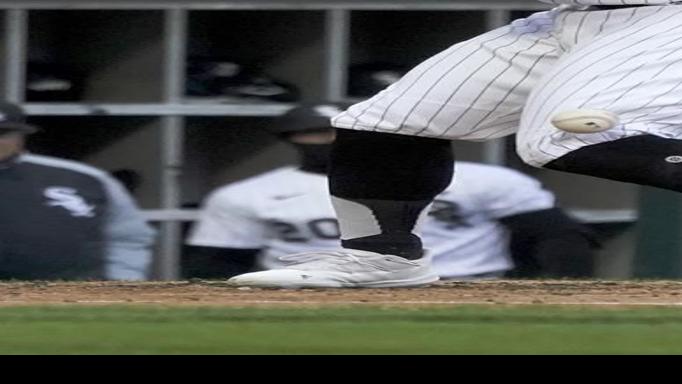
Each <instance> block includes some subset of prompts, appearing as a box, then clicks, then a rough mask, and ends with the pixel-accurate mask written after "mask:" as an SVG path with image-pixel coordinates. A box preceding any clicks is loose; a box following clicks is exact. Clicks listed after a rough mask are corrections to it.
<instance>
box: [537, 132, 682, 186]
mask: <svg viewBox="0 0 682 384" xmlns="http://www.w3.org/2000/svg"><path fill="white" fill-rule="evenodd" d="M545 168H549V169H554V170H558V171H564V172H571V173H579V174H583V175H589V176H595V177H600V178H604V179H610V180H617V181H624V182H628V183H635V184H640V185H649V186H652V187H658V188H664V189H670V190H673V191H677V192H682V140H674V139H666V138H663V137H658V136H652V135H642V136H634V137H628V138H625V139H620V140H616V141H610V142H607V143H602V144H595V145H590V146H588V147H583V148H581V149H578V150H576V151H573V152H571V153H569V154H567V155H564V156H562V157H560V158H558V159H556V160H554V161H552V162H550V163H548V164H546V165H545Z"/></svg>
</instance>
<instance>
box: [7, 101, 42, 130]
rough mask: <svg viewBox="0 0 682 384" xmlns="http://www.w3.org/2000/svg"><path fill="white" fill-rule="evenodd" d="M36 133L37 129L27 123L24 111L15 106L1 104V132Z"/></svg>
mask: <svg viewBox="0 0 682 384" xmlns="http://www.w3.org/2000/svg"><path fill="white" fill-rule="evenodd" d="M6 131H15V132H22V133H34V132H36V131H37V128H36V127H34V126H32V125H30V124H27V123H26V116H25V115H24V112H23V110H22V109H21V108H20V107H19V106H17V105H14V104H10V103H5V102H0V132H6Z"/></svg>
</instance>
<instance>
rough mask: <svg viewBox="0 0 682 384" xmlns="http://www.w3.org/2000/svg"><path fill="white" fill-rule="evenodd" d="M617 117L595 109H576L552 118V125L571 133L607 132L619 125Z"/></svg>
mask: <svg viewBox="0 0 682 384" xmlns="http://www.w3.org/2000/svg"><path fill="white" fill-rule="evenodd" d="M619 120H620V119H619V118H618V115H616V114H614V113H612V112H609V111H602V110H595V109H576V110H573V111H565V112H560V113H557V114H556V115H554V117H553V118H552V125H554V126H555V127H557V128H558V129H561V130H562V131H566V132H571V133H597V132H603V131H608V130H609V129H611V128H613V127H615V126H616V125H618V123H619Z"/></svg>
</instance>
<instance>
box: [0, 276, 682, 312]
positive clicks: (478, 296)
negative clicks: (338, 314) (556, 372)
mask: <svg viewBox="0 0 682 384" xmlns="http://www.w3.org/2000/svg"><path fill="white" fill-rule="evenodd" d="M145 303H154V304H165V305H193V306H196V305H217V306H240V307H241V306H269V305H296V306H307V305H315V306H328V305H349V304H368V305H386V306H418V305H460V304H492V305H495V304H560V305H600V306H602V305H603V306H620V305H623V306H627V305H659V306H682V282H669V281H660V282H615V281H563V280H561V281H480V282H458V283H439V284H436V285H433V286H430V287H426V288H418V289H330V290H318V289H315V290H312V289H307V290H271V289H249V288H232V287H228V286H226V285H225V284H224V283H221V282H214V281H191V282H145V283H121V282H85V283H54V282H32V283H0V306H13V305H40V304H145Z"/></svg>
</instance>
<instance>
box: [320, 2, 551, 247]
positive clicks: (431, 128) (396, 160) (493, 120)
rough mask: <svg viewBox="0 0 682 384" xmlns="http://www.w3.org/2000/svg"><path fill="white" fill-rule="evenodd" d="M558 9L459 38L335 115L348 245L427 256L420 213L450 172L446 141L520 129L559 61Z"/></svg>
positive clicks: (338, 200) (336, 195) (339, 207)
mask: <svg viewBox="0 0 682 384" xmlns="http://www.w3.org/2000/svg"><path fill="white" fill-rule="evenodd" d="M556 17H557V12H544V13H539V14H536V15H534V16H533V17H531V18H529V19H524V20H517V21H516V22H514V23H513V24H512V25H510V26H508V27H505V28H501V29H498V30H496V31H492V32H489V33H487V34H484V35H482V36H479V37H477V38H475V39H473V40H470V41H467V42H464V43H461V44H458V45H455V46H453V47H451V48H450V49H448V50H446V51H444V52H442V53H440V54H438V55H436V56H434V57H433V58H431V59H429V60H427V61H426V62H424V63H422V64H420V65H419V66H418V67H416V68H415V69H414V70H412V71H410V73H408V74H407V75H406V76H405V77H404V78H403V79H401V80H400V81H399V82H398V83H396V84H394V85H393V86H391V87H389V88H388V89H386V90H384V91H383V92H381V93H379V94H378V95H376V96H375V97H373V98H372V99H370V100H367V101H365V102H362V103H360V104H356V105H354V106H353V107H351V108H350V109H348V110H347V111H346V112H344V113H343V114H341V115H339V116H337V117H335V118H334V119H333V123H334V125H335V126H336V127H339V128H347V129H341V130H339V131H340V135H339V139H338V140H337V144H336V149H335V152H334V156H333V157H332V172H331V174H330V186H331V194H332V200H333V202H334V206H335V209H336V212H337V215H338V218H339V223H340V225H341V233H342V238H343V245H344V247H346V248H352V249H365V250H371V251H375V252H381V253H392V254H398V255H401V256H405V257H407V258H417V257H419V256H420V255H421V242H420V241H419V238H418V237H417V235H416V233H417V232H418V230H417V228H418V225H417V224H418V219H419V217H420V216H421V215H422V214H423V213H424V212H425V211H426V208H427V207H428V206H429V205H430V203H431V202H432V200H433V198H434V197H435V196H436V195H437V194H438V193H440V192H441V191H442V188H445V187H446V186H447V185H448V184H449V182H450V181H451V172H452V164H453V159H452V155H451V148H450V144H449V142H448V140H452V139H466V140H484V139H486V138H493V137H501V136H505V135H508V134H510V133H513V132H514V131H515V130H516V128H517V127H518V124H519V119H520V112H521V109H522V106H523V104H524V102H525V101H526V98H527V96H528V94H529V93H530V91H531V89H532V87H533V85H534V84H535V82H536V81H537V80H538V79H539V78H540V77H541V74H542V73H543V72H545V71H548V69H549V68H550V66H551V65H552V64H553V63H554V62H555V61H556V59H557V54H558V50H559V47H558V45H557V43H556V41H555V40H554V37H553V36H552V34H551V30H552V26H553V23H554V20H555V18H556Z"/></svg>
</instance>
